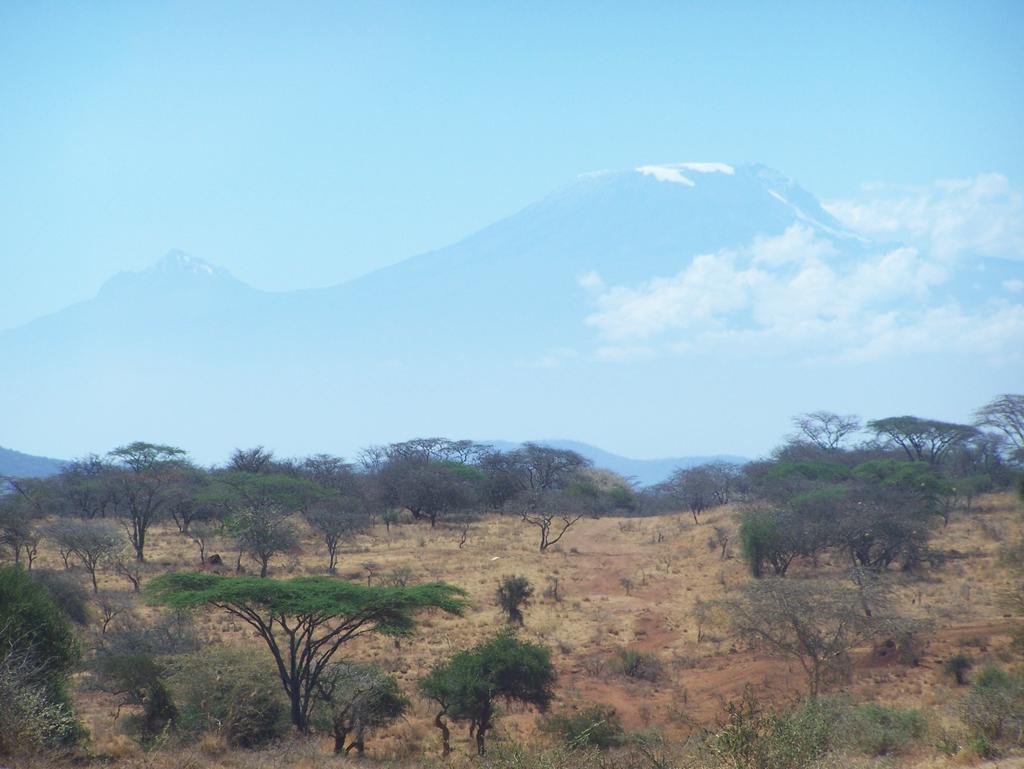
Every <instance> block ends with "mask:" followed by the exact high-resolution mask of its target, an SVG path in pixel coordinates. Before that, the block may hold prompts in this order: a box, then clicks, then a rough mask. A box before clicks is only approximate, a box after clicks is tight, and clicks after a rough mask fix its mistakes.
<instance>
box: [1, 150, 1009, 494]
mask: <svg viewBox="0 0 1024 769" xmlns="http://www.w3.org/2000/svg"><path fill="white" fill-rule="evenodd" d="M339 250H342V245H341V244H339ZM287 257H288V255H283V256H282V258H287ZM1022 286H1024V265H1022V264H1020V263H1017V262H1009V261H1001V260H998V259H992V258H981V257H977V258H974V257H971V258H968V259H965V260H964V261H962V262H960V263H957V264H948V263H939V262H937V261H935V260H932V259H930V258H929V257H928V256H927V255H923V254H918V253H917V252H915V251H914V250H913V249H907V248H903V247H901V246H900V245H899V244H884V243H875V242H872V241H870V240H868V239H867V238H865V237H862V236H861V235H860V234H858V233H856V232H853V231H851V230H849V229H848V228H846V227H844V226H843V225H842V224H841V223H840V222H838V221H837V220H836V219H834V218H833V217H832V216H831V215H830V214H829V213H828V212H827V211H825V210H824V209H823V208H822V207H821V205H820V204H819V203H818V201H817V200H816V199H815V198H814V197H813V196H812V195H811V194H810V193H808V192H807V191H805V190H803V189H802V188H801V187H799V186H798V185H797V184H796V183H795V182H793V181H791V180H789V179H788V178H786V177H785V176H783V175H781V174H779V173H777V172H775V171H772V170H770V169H768V168H765V167H764V166H760V165H743V166H730V165H726V164H722V163H676V164H668V165H659V166H641V167H639V168H636V169H632V170H628V171H620V172H609V173H600V174H591V175H586V176H583V177H580V178H579V179H577V180H576V181H574V182H573V183H572V184H570V185H568V186H566V187H565V188H563V189H561V190H559V191H557V192H555V193H553V194H551V195H549V196H547V197H545V198H543V199H542V200H539V201H538V202H536V203H534V204H532V205H530V206H527V207H526V208H525V209H523V210H522V211H520V212H518V213H516V214H514V215H513V216H510V217H509V218H507V219H504V220H502V221H499V222H496V223H495V224H493V225H491V226H489V227H486V228H484V229H483V230H481V231H479V232H477V233H475V234H472V235H470V236H469V237H467V238H465V239H464V240H461V241H459V242H457V243H455V244H453V245H451V246H448V247H445V248H442V249H439V250H436V251H432V252H430V253H426V254H422V255H420V256H416V257H413V258H411V259H408V260H406V261H404V262H401V263H399V264H396V265H394V266H392V267H388V268H386V269H383V270H378V271H376V272H373V273H371V274H368V275H365V276H363V277H361V278H358V279H356V280H353V281H350V282H348V283H344V284H341V285H338V286H334V287H330V288H325V289H317V290H309V291H295V292H287V293H271V292H265V291H259V290H256V289H253V288H251V287H249V286H247V285H245V284H244V283H242V282H241V281H239V280H237V279H236V278H234V277H233V276H232V275H230V274H229V273H228V272H226V271H225V270H222V269H219V268H217V267H215V266H214V265H212V264H210V263H207V262H205V261H203V260H201V259H198V258H195V257H190V256H188V255H185V254H182V253H180V252H172V253H170V254H168V255H167V256H166V257H164V258H163V259H162V260H161V261H159V262H158V263H157V264H156V265H154V266H153V267H151V268H150V269H148V270H144V271H142V272H133V273H121V274H119V275H117V276H114V277H113V278H112V279H111V280H110V281H109V282H108V283H107V284H106V285H105V286H103V288H102V289H101V290H100V291H99V293H98V294H97V295H96V297H94V298H93V299H90V300H88V301H85V302H81V303H79V304H76V305H73V306H71V307H68V308H66V309H64V310H62V311H60V312H57V313H54V314H52V315H49V316H46V317H42V318H38V319H36V320H34V321H32V322H31V323H28V324H26V325H24V326H21V327H19V328H15V329H10V330H7V331H3V332H0V366H2V371H0V374H2V375H0V403H4V404H5V405H6V406H7V408H6V409H5V425H4V426H5V430H6V434H7V436H8V438H7V439H8V440H11V441H14V442H15V443H18V442H27V441H28V440H30V438H32V437H33V436H38V435H39V434H41V433H42V434H48V435H53V436H59V439H60V441H61V443H60V446H61V449H60V450H61V453H64V454H66V455H68V456H73V455H80V454H84V453H87V452H89V451H103V450H106V449H109V448H111V447H113V446H116V445H120V444H123V443H125V442H128V441H130V440H134V439H137V438H139V437H141V436H149V437H151V438H152V439H155V440H160V441H166V442H172V443H175V444H180V445H183V446H185V447H186V448H188V449H190V450H191V451H193V452H194V453H195V454H196V456H197V457H198V458H200V459H201V460H203V461H214V460H218V459H222V458H223V457H224V456H226V455H227V453H228V452H229V451H230V449H231V448H233V447H234V446H237V445H252V444H256V443H264V444H267V445H273V446H277V447H280V450H281V451H283V452H293V453H302V452H304V451H306V450H308V449H309V448H310V447H322V448H323V449H324V450H339V449H341V450H343V451H351V450H354V449H355V448H356V447H358V446H361V445H368V444H372V443H378V442H381V441H382V440H391V439H399V438H402V437H405V436H409V435H437V434H447V435H479V434H491V435H509V434H516V435H523V434H527V435H529V434H534V435H536V434H541V435H543V434H551V433H552V432H556V433H557V434H563V435H578V436H581V437H582V436H585V437H586V438H587V440H592V441H593V442H595V443H604V444H607V445H617V446H626V447H629V449H630V450H631V451H634V452H636V453H641V452H642V453H644V454H656V453H663V452H666V453H667V452H669V451H672V452H675V451H678V450H679V448H680V447H682V448H683V450H684V451H686V452H687V453H693V454H716V453H736V454H748V455H755V454H759V453H761V452H763V451H765V450H767V449H768V448H770V446H771V443H772V442H773V441H775V440H777V439H778V438H780V437H781V436H782V435H783V434H784V432H785V431H786V430H788V429H789V424H788V417H789V416H790V415H792V414H795V413H799V412H801V411H807V410H811V409H817V408H831V409H835V410H837V411H842V412H850V411H860V410H862V409H863V408H865V406H864V404H865V398H868V399H869V403H870V404H873V405H872V407H873V408H878V409H882V410H883V411H882V415H884V414H885V413H907V412H912V413H922V414H925V415H929V416H935V417H937V418H951V419H958V418H966V417H967V415H968V414H969V413H970V410H971V409H972V408H974V407H977V406H979V405H981V404H982V403H983V402H984V401H985V400H986V399H987V398H989V397H990V396H991V395H993V394H995V393H998V392H1004V391H1006V392H1012V391H1014V390H1015V389H1019V380H1020V376H1019V375H1020V371H1021V360H1020V352H1019V351H1020V350H1021V349H1024V305H1022V303H1021V298H1022V296H1021V295H1020V293H1019V291H1018V289H1019V288H1020V287H1022ZM1015 292H1016V293H1015ZM868 393H870V396H868V395H866V394H868ZM874 404H877V405H874ZM878 415H879V413H877V412H876V413H872V414H871V416H878ZM634 474H636V473H634Z"/></svg>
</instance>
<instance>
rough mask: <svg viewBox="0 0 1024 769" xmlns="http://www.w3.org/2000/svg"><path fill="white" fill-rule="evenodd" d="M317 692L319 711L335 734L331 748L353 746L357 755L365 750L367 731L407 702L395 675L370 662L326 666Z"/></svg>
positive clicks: (396, 714)
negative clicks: (319, 704) (368, 663)
mask: <svg viewBox="0 0 1024 769" xmlns="http://www.w3.org/2000/svg"><path fill="white" fill-rule="evenodd" d="M316 696H317V700H318V702H319V703H321V704H322V707H320V708H318V713H320V714H322V715H321V717H322V719H323V720H324V721H326V722H327V725H328V727H329V728H330V731H331V734H332V735H333V737H334V752H335V753H351V752H352V751H353V750H355V751H356V753H357V754H358V755H362V754H363V751H364V750H365V747H366V745H365V743H366V735H367V734H368V733H369V732H371V731H373V730H374V729H379V728H380V727H383V726H386V725H387V724H389V723H391V722H392V721H394V720H395V719H396V718H399V717H400V716H402V715H403V714H404V713H405V711H406V710H407V709H408V707H409V704H410V703H409V699H408V698H407V697H406V696H405V695H404V694H402V690H401V689H399V687H398V681H396V680H395V677H394V676H389V675H386V674H385V673H382V672H381V671H380V670H378V669H377V668H376V667H374V666H373V665H364V664H360V663H358V662H348V661H344V662H335V663H333V664H331V665H330V666H329V667H328V668H327V670H326V671H325V672H324V675H323V676H321V678H320V682H319V684H318V685H317V695H316ZM325 711H326V712H325ZM350 735H351V737H352V739H351V741H349V736H350Z"/></svg>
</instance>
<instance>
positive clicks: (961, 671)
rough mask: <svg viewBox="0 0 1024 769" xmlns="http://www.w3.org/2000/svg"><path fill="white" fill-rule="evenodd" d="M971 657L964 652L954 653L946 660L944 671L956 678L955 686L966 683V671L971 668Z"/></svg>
mask: <svg viewBox="0 0 1024 769" xmlns="http://www.w3.org/2000/svg"><path fill="white" fill-rule="evenodd" d="M971 664H972V663H971V658H970V657H968V656H967V655H966V654H954V655H953V656H952V657H950V658H949V659H948V660H946V672H947V673H949V674H950V675H951V676H953V677H954V678H955V679H956V684H957V686H963V685H964V684H966V683H967V671H968V670H970V669H971Z"/></svg>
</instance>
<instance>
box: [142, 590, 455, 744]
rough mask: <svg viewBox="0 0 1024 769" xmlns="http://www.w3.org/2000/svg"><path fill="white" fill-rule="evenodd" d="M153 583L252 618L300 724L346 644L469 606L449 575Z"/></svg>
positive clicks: (182, 602) (170, 603) (180, 597)
mask: <svg viewBox="0 0 1024 769" xmlns="http://www.w3.org/2000/svg"><path fill="white" fill-rule="evenodd" d="M147 590H148V592H149V594H150V596H151V598H152V600H153V601H154V602H155V603H158V604H161V605H164V606H167V607H170V608H172V609H194V608H199V607H203V606H209V607H213V608H216V609H220V610H221V611H225V612H227V613H228V614H231V615H233V616H235V617H238V618H239V619H241V620H243V621H244V622H246V623H247V624H249V625H250V626H251V627H252V628H253V629H254V630H255V631H256V633H257V635H258V636H259V637H260V638H262V639H263V641H264V643H266V645H267V648H268V649H269V650H270V653H271V655H272V656H273V658H274V662H275V663H276V665H277V670H278V675H279V677H280V679H281V684H282V686H283V687H284V690H285V693H286V694H287V695H288V698H289V700H290V702H291V717H292V723H293V724H294V725H295V726H296V727H297V728H298V729H299V730H300V731H307V729H308V727H309V714H310V709H311V707H312V705H313V696H314V694H315V692H316V687H317V684H318V682H319V680H320V677H321V675H322V674H323V672H324V670H325V668H326V666H327V665H328V663H329V662H330V661H331V658H332V657H333V656H334V654H335V652H337V650H338V648H339V647H340V646H341V645H342V644H344V643H345V642H346V641H349V640H351V639H352V638H355V637H356V636H360V635H365V634H367V633H382V634H385V635H395V636H401V635H408V634H410V633H412V632H413V630H414V629H415V614H416V613H417V612H418V611H420V610H423V609H430V608H437V609H440V610H442V611H445V612H448V613H450V614H460V613H461V612H462V611H463V609H464V608H465V606H466V600H465V592H464V591H463V590H462V589H460V588H457V587H454V586H452V585H446V584H444V583H430V584H424V585H415V586H411V587H381V586H373V587H371V586H368V585H361V584H354V583H350V582H343V581H341V580H337V579H332V578H330V577H293V578H291V579H287V580H275V579H265V578H259V577H226V576H221V575H219V574H202V573H196V572H172V573H169V574H163V575H160V576H158V577H155V578H153V579H152V580H151V581H150V582H149V584H148V585H147Z"/></svg>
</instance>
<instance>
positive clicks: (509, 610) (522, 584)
mask: <svg viewBox="0 0 1024 769" xmlns="http://www.w3.org/2000/svg"><path fill="white" fill-rule="evenodd" d="M532 597H533V587H532V586H531V585H530V581H529V580H528V579H527V578H526V577H503V578H502V580H501V584H499V585H498V590H497V592H496V593H495V600H497V602H498V606H500V607H501V610H502V611H503V612H504V613H505V616H506V617H507V618H508V621H509V622H516V623H518V624H520V625H522V624H523V608H524V607H526V606H528V605H529V603H530V598H532Z"/></svg>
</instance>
